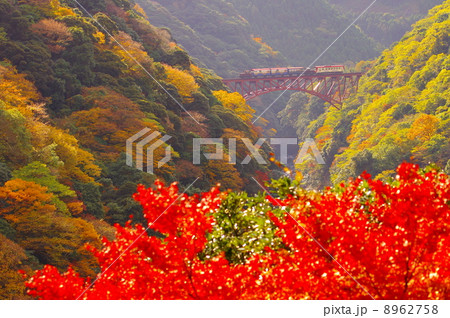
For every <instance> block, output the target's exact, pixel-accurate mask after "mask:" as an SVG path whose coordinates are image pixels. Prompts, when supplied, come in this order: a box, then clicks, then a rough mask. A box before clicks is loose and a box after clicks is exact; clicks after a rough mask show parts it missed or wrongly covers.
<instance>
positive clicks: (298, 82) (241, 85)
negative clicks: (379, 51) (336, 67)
mask: <svg viewBox="0 0 450 318" xmlns="http://www.w3.org/2000/svg"><path fill="white" fill-rule="evenodd" d="M362 75H363V74H362V73H341V74H320V75H319V74H315V75H303V76H300V77H297V76H283V77H263V78H262V77H257V78H256V77H253V78H237V79H224V80H222V81H223V83H224V84H225V85H227V86H228V87H229V88H230V89H231V90H232V91H234V92H239V93H240V94H242V96H244V98H245V99H246V100H247V101H248V100H251V99H253V98H256V97H258V96H261V95H264V94H267V93H271V92H276V91H286V90H292V91H299V92H305V93H309V94H311V95H315V96H317V97H319V98H321V99H323V100H324V101H326V102H328V103H330V104H331V105H332V106H334V107H336V108H338V109H340V107H341V106H342V103H343V101H344V100H345V99H347V98H348V97H349V96H350V95H351V94H353V93H355V92H356V91H357V90H358V84H359V80H360V78H361V77H362Z"/></svg>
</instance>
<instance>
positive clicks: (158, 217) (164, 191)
mask: <svg viewBox="0 0 450 318" xmlns="http://www.w3.org/2000/svg"><path fill="white" fill-rule="evenodd" d="M301 193H302V194H301V195H300V194H299V195H296V196H290V197H288V198H287V199H284V200H282V201H280V200H276V199H273V198H270V202H269V201H268V204H274V205H278V206H280V207H281V208H282V209H284V210H285V211H286V217H284V218H279V217H276V216H274V215H272V216H271V218H272V220H273V221H274V222H275V224H276V225H277V226H278V229H279V230H278V233H277V235H278V236H280V237H281V238H282V239H283V242H284V246H285V247H284V248H281V249H279V250H270V249H267V250H266V252H265V253H263V254H261V255H254V256H252V257H251V258H250V259H249V260H248V261H247V262H246V263H245V264H238V265H236V264H230V263H229V262H228V261H227V260H226V259H225V257H224V256H223V255H220V256H218V257H208V256H206V258H204V259H201V258H200V257H199V253H200V252H201V251H202V250H203V249H204V247H205V244H206V243H207V238H206V234H207V233H208V232H210V231H211V230H212V229H213V226H214V225H215V220H214V212H215V211H217V209H218V208H219V206H220V204H221V200H222V199H223V198H224V196H225V195H226V194H225V193H221V192H220V191H219V190H218V189H217V188H213V189H211V191H210V192H208V193H204V194H203V195H202V196H201V197H200V196H192V197H189V196H187V195H181V196H180V195H179V194H178V188H177V186H176V185H175V184H173V185H171V186H169V187H165V186H164V185H163V184H162V183H160V182H157V183H156V189H145V188H144V187H139V189H138V193H137V194H136V195H135V199H136V200H137V201H139V202H140V203H141V204H142V205H143V207H144V211H145V217H146V218H147V220H148V221H149V225H151V226H152V228H153V229H156V230H157V231H159V232H160V233H163V234H164V235H165V238H163V239H161V238H157V237H154V236H149V235H148V234H147V231H146V230H145V228H144V227H142V226H136V227H132V226H131V225H130V224H127V225H126V226H125V227H121V226H116V228H117V235H116V240H114V241H111V242H110V241H107V240H104V247H103V248H102V249H101V250H95V249H93V248H91V250H93V251H94V253H95V255H96V257H97V258H98V260H99V263H100V266H101V272H102V274H99V275H98V276H97V277H96V279H95V280H94V281H90V280H89V279H85V278H82V277H80V276H79V275H78V274H77V273H76V272H74V271H73V270H72V269H70V268H69V269H68V271H67V272H66V273H63V274H61V273H59V272H58V271H57V270H56V269H55V268H53V267H51V266H46V267H45V268H44V269H43V270H40V271H37V272H36V274H35V275H34V276H33V277H32V278H30V279H29V280H28V281H27V283H26V284H27V287H28V289H29V293H30V295H32V296H35V297H38V298H40V299H370V298H376V299H448V298H449V296H450V290H449V287H448V286H450V284H449V283H450V282H449V268H448V266H447V264H448V263H449V261H450V256H449V253H448V246H449V245H450V239H449V224H448V222H447V219H448V217H449V212H450V208H449V204H450V180H449V178H448V176H447V175H445V174H443V173H439V172H437V171H435V170H430V171H428V172H423V171H421V170H420V169H419V167H418V166H415V165H411V164H403V165H401V166H400V167H399V168H398V175H397V177H396V179H395V181H393V182H391V183H390V184H386V183H382V182H381V181H374V180H372V179H371V178H370V177H369V176H366V175H364V176H362V177H360V178H358V179H356V180H354V181H352V182H350V183H349V184H347V185H341V186H340V187H338V188H334V189H327V190H325V191H324V192H323V193H320V194H319V193H306V192H301Z"/></svg>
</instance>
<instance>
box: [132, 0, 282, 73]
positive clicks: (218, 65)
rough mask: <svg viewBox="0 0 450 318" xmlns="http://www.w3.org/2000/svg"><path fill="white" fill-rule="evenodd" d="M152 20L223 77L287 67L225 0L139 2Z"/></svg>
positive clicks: (279, 56) (144, 0)
mask: <svg viewBox="0 0 450 318" xmlns="http://www.w3.org/2000/svg"><path fill="white" fill-rule="evenodd" d="M138 3H139V4H140V5H141V6H142V8H143V9H144V10H145V12H146V13H147V15H148V17H149V19H150V21H151V22H152V23H153V24H154V25H157V26H160V27H167V28H169V29H170V31H171V32H172V34H173V36H174V38H175V39H176V41H177V42H178V43H180V44H181V45H182V46H183V47H184V48H185V49H186V50H187V51H188V52H189V54H191V55H192V56H194V57H196V58H197V59H198V61H199V62H200V63H202V64H204V65H206V66H207V67H208V68H211V69H214V70H215V71H216V72H217V73H218V74H219V75H220V76H222V77H230V76H236V75H237V74H238V72H239V71H241V70H244V69H247V68H253V67H259V66H261V65H262V66H264V65H267V66H269V65H279V64H285V63H286V61H285V59H284V58H283V57H282V55H281V54H280V53H279V52H276V51H274V50H273V49H272V48H270V47H269V46H267V45H265V44H264V43H263V42H262V41H261V40H260V39H258V38H256V37H255V36H253V35H252V29H251V26H250V24H249V23H248V21H246V20H245V19H244V18H243V17H242V16H241V15H240V13H239V12H238V11H237V10H236V8H235V7H234V6H233V4H231V3H229V1H223V0H200V1H186V0H173V1H151V0H139V1H138Z"/></svg>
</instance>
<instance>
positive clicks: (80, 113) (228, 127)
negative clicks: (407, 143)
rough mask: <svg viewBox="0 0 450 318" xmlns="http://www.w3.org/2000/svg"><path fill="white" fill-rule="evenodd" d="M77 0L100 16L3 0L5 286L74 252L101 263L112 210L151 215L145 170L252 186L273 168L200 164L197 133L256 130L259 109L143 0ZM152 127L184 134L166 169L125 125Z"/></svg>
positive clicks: (184, 179) (83, 266)
mask: <svg viewBox="0 0 450 318" xmlns="http://www.w3.org/2000/svg"><path fill="white" fill-rule="evenodd" d="M79 2H80V3H81V4H82V5H83V6H84V7H85V8H86V9H87V10H88V11H89V14H90V15H92V16H93V18H92V17H91V16H90V15H88V14H86V12H84V11H83V10H81V9H80V8H78V7H77V6H76V4H75V3H74V2H73V1H63V0H61V1H59V0H21V1H16V0H0V127H1V129H0V245H1V247H0V272H1V275H0V286H2V288H0V298H9V299H11V298H22V297H24V294H23V292H24V286H23V283H22V281H21V277H20V275H19V274H18V273H17V270H18V269H24V270H29V269H30V268H39V267H41V266H42V265H44V264H51V265H54V266H57V267H58V268H59V269H66V268H67V266H68V265H69V264H73V266H74V267H75V268H77V270H79V271H80V272H81V273H82V274H83V275H91V276H92V275H93V274H94V272H95V270H96V269H97V265H96V261H95V260H94V258H93V257H92V255H91V253H89V252H87V251H86V250H85V249H84V247H83V246H84V244H85V243H89V244H91V245H93V246H100V244H101V242H100V237H101V236H106V237H109V238H113V237H114V228H112V226H111V224H114V223H120V224H124V223H125V222H126V221H128V220H129V216H130V215H132V216H133V222H136V223H139V222H144V219H143V216H142V207H141V206H140V205H139V204H137V203H136V202H135V201H134V200H133V199H132V194H133V193H134V192H135V191H136V188H137V185H138V184H145V185H151V184H152V183H153V181H154V180H155V179H156V178H160V179H163V180H165V181H166V182H173V181H179V182H180V183H181V186H182V187H186V186H187V185H189V184H191V183H192V182H193V181H194V180H195V179H196V178H199V179H198V181H197V183H196V184H195V186H194V187H193V188H191V189H190V191H191V192H192V191H194V192H195V191H199V190H202V189H209V188H210V187H211V186H213V185H215V184H217V183H219V182H220V183H221V184H222V186H223V187H224V188H225V189H227V188H230V189H235V190H240V189H242V188H244V187H247V188H249V189H250V188H251V187H252V186H253V183H250V182H247V181H248V180H249V179H250V178H251V177H252V176H256V177H258V176H259V177H262V178H267V173H268V172H269V170H268V168H269V167H266V166H259V165H257V164H256V163H254V164H250V165H247V166H245V167H242V166H234V165H230V164H229V163H228V161H226V160H225V159H224V160H222V161H210V162H203V163H202V165H197V166H194V165H193V164H192V139H193V138H194V137H221V136H228V137H234V136H236V137H237V136H238V137H248V138H250V139H252V140H256V139H257V138H258V136H259V135H260V133H261V131H260V130H259V129H257V128H255V127H254V126H253V125H252V124H251V122H250V118H251V114H252V109H251V108H250V107H249V106H248V105H246V103H245V101H244V100H243V98H242V97H240V96H236V95H235V94H228V93H226V92H224V91H223V89H224V87H223V86H222V83H221V81H220V80H219V79H218V78H216V77H215V76H213V75H211V74H210V73H211V72H209V71H207V70H201V69H200V68H199V67H197V66H196V65H195V64H194V63H193V62H192V61H191V58H190V57H189V55H188V54H187V53H186V52H185V51H183V50H182V49H180V48H179V47H178V46H177V45H176V43H175V42H174V40H173V39H172V38H171V36H170V34H169V32H167V31H166V30H163V29H158V28H156V27H154V26H152V25H151V24H150V23H149V22H148V20H147V19H146V17H145V13H144V12H143V10H142V9H141V8H140V7H139V6H137V5H136V4H135V3H134V2H133V1H127V0H100V1H88V0H83V1H79ZM95 20H97V21H98V22H99V23H100V24H101V25H102V27H100V26H99V25H98V24H97V23H96V21H95ZM116 40H117V42H116ZM119 43H120V45H119ZM122 46H123V47H125V48H126V49H127V51H128V52H129V54H128V53H127V52H125V51H124V50H123V47H122ZM138 63H139V64H140V65H142V68H141V67H140V66H139V64H138ZM144 69H145V70H144ZM147 72H148V73H147ZM149 75H150V76H149ZM152 77H153V78H152ZM154 79H155V80H157V81H158V82H159V83H160V85H159V84H158V83H157V82H156V81H155V80H154ZM167 92H168V93H170V94H171V95H172V96H173V97H174V98H175V99H176V100H178V101H179V102H181V103H183V104H184V107H185V108H187V109H188V110H189V112H190V114H191V115H192V117H194V118H195V120H196V121H197V122H198V123H196V122H195V121H194V119H192V118H191V117H190V116H189V115H188V114H187V113H186V112H184V111H183V110H182V109H181V107H180V106H179V105H178V104H177V103H176V102H175V101H174V100H173V99H172V98H171V97H170V96H169V94H168V93H167ZM144 128H150V129H151V130H157V131H159V132H161V133H162V134H168V135H170V136H171V137H172V138H171V139H170V141H168V142H167V144H168V145H169V146H170V147H171V149H172V154H173V160H172V161H171V162H169V163H168V164H167V165H165V166H164V167H162V168H160V169H158V167H155V175H151V174H147V173H144V172H141V171H138V170H137V169H135V168H132V167H128V166H127V165H126V161H125V154H124V152H125V147H126V140H127V138H129V137H131V136H133V135H134V134H136V133H137V132H139V131H140V130H142V129H144ZM161 148H162V149H161V150H160V151H159V150H158V151H157V152H156V155H155V156H156V157H155V159H160V158H162V156H163V155H164V147H161ZM241 148H242V147H241ZM227 151H228V150H226V151H225V152H227ZM268 152H269V150H268V149H267V150H266V152H265V156H266V158H267V157H268ZM237 156H238V160H239V159H243V158H241V157H243V156H244V157H245V156H246V154H245V153H243V152H242V151H241V149H240V150H238V154H237ZM156 162H157V160H155V164H156ZM244 168H245V169H244ZM255 188H257V185H254V186H253V191H254V190H255ZM11 255H13V257H12V256H11ZM4 286H7V287H5V288H3V287H4Z"/></svg>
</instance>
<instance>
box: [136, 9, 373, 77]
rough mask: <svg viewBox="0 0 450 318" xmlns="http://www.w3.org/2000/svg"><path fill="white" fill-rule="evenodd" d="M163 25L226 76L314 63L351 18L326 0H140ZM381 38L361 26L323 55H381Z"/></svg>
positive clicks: (328, 58)
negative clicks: (377, 41)
mask: <svg viewBox="0 0 450 318" xmlns="http://www.w3.org/2000/svg"><path fill="white" fill-rule="evenodd" d="M138 2H139V3H140V4H141V5H142V7H143V9H144V10H145V12H146V13H147V15H148V16H149V19H150V21H152V23H154V24H155V25H157V26H161V27H167V28H169V29H170V30H171V32H172V34H173V35H174V37H175V38H176V39H177V41H178V42H179V43H180V44H181V45H182V46H183V47H184V48H186V49H187V51H188V52H189V53H190V54H191V55H192V56H194V57H196V58H198V59H199V60H200V61H201V62H202V63H204V64H206V65H207V66H208V67H209V68H211V69H213V70H215V71H216V72H217V74H219V75H220V76H222V77H229V76H236V75H237V74H238V73H239V72H240V71H242V70H245V69H249V68H254V67H271V66H277V65H283V66H286V65H309V64H310V63H312V62H313V60H314V59H315V58H316V57H317V56H318V55H319V54H320V53H321V52H322V51H323V50H324V49H325V48H326V47H327V46H328V45H329V44H330V43H331V42H332V41H333V40H334V39H335V38H336V37H337V36H338V35H339V32H342V31H343V30H345V28H346V27H347V26H348V25H349V24H350V23H351V21H350V20H349V19H348V18H344V17H343V16H342V15H341V13H339V12H338V11H337V10H335V9H333V8H332V7H331V6H330V5H329V4H328V3H327V2H325V1H324V0H320V1H306V0H301V1H298V0H295V1H294V0H287V1H281V2H280V1H265V0H264V1H262V0H256V1H233V0H229V1H224V0H201V1H186V0H172V1H150V0H138ZM378 53H379V51H378V50H377V49H376V45H375V42H374V41H372V40H370V39H369V38H368V37H367V36H366V35H365V34H363V33H362V32H361V31H360V30H358V29H357V28H355V27H352V28H350V30H349V31H348V33H347V34H346V35H345V36H343V37H342V38H341V41H339V42H338V43H336V45H335V46H333V47H332V48H331V49H330V51H329V52H328V53H327V54H326V55H325V56H324V57H323V59H321V61H319V62H318V63H320V62H323V63H342V62H346V61H354V62H357V61H360V60H362V59H371V58H375V57H376V56H377V55H378Z"/></svg>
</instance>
